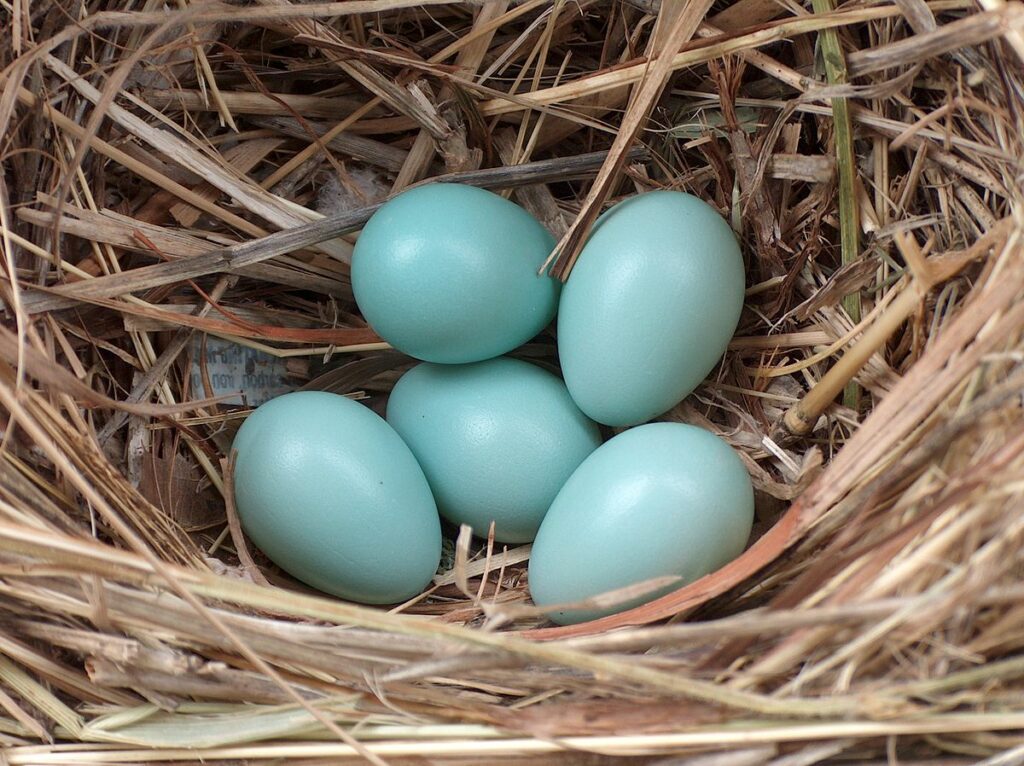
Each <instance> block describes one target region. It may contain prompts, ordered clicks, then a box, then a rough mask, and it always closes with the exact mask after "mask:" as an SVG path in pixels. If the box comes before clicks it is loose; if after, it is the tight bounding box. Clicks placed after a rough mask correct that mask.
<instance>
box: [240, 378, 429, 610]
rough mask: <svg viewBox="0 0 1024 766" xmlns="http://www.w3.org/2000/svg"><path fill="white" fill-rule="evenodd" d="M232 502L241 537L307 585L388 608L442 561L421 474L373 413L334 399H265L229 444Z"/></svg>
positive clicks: (417, 588)
mask: <svg viewBox="0 0 1024 766" xmlns="http://www.w3.org/2000/svg"><path fill="white" fill-rule="evenodd" d="M234 449H235V450H237V452H238V457H237V462H236V465H235V482H234V487H235V502H236V504H237V507H238V515H239V518H240V519H241V522H242V527H243V528H244V530H245V532H246V534H248V536H249V537H250V538H251V539H252V541H253V543H255V544H256V545H257V546H258V547H259V548H260V549H261V550H262V551H263V552H264V553H265V554H266V555H267V556H268V557H270V559H271V560H272V561H274V562H275V563H276V564H277V565H278V566H280V567H281V568H282V569H284V570H285V571H286V572H288V573H289V574H291V575H292V576H294V577H295V578H297V579H299V580H302V581H303V582H305V583H307V584H308V585H312V586H313V587H314V588H318V589H320V590H322V591H326V592H327V593H332V594H334V595H336V596H340V597H341V598H344V599H349V600H351V601H360V602H363V603H367V604H391V603H396V602H399V601H404V600H405V599H408V598H411V597H412V596H415V595H416V594H418V593H420V592H421V591H422V590H423V588H424V587H425V586H426V585H427V584H428V583H429V582H430V579H431V577H432V576H433V575H434V573H435V572H436V570H437V565H438V563H439V561H440V559H441V522H440V519H439V518H438V515H437V507H436V506H435V504H434V498H433V497H432V495H431V494H430V487H429V485H428V484H427V480H426V478H425V477H424V476H423V471H422V470H421V469H420V467H419V465H418V464H417V462H416V458H414V457H413V455H412V453H411V452H410V451H409V448H408V447H406V446H405V443H404V442H403V441H402V439H401V437H399V435H398V434H396V433H395V432H394V430H393V429H392V428H391V427H390V426H388V424H387V423H385V422H384V420H383V419H381V418H380V417H379V416H378V415H377V414H375V413H374V412H372V411H371V410H370V409H368V408H367V407H365V406H363V405H362V404H359V403H357V402H354V401H352V400H350V399H347V398H345V397H343V396H338V395H336V394H329V393H325V392H319V391H303V392H298V393H292V394H285V395H284V396H279V397H277V398H276V399H271V400H270V401H269V402H267V403H266V404H264V405H262V406H261V407H259V408H258V409H257V410H256V411H255V412H253V413H252V415H250V416H249V417H248V418H247V419H246V421H245V422H244V423H243V424H242V427H241V428H240V429H239V431H238V436H237V437H236V438H235V442H234Z"/></svg>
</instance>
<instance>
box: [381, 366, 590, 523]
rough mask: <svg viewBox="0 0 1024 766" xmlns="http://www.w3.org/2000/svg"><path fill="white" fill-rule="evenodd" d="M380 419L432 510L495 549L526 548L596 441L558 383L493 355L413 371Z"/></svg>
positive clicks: (533, 368)
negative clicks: (422, 484)
mask: <svg viewBox="0 0 1024 766" xmlns="http://www.w3.org/2000/svg"><path fill="white" fill-rule="evenodd" d="M387 419H388V423H390V424H391V425H392V426H393V427H394V429H395V430H396V431H397V432H398V433H399V434H401V436H402V438H403V439H405V442H406V444H408V445H409V448H410V449H411V450H412V451H413V454H414V455H416V457H417V459H418V460H419V462H420V465H421V466H423V471H424V473H425V474H426V475H427V480H428V481H429V482H430V487H431V489H432V490H433V492H434V497H435V498H436V499H437V505H438V509H439V510H440V511H441V514H442V515H443V516H445V517H446V518H447V519H449V520H451V521H453V522H455V523H456V524H468V525H470V526H471V527H472V528H473V531H474V532H475V533H476V534H477V535H480V536H486V535H487V531H488V528H489V526H490V524H491V522H492V521H493V522H494V523H495V537H496V538H497V539H498V540H499V541H501V542H507V543H523V542H529V541H530V540H532V539H533V537H534V535H535V534H536V533H537V528H538V527H539V526H540V523H541V519H542V518H543V517H544V514H545V512H546V511H547V510H548V507H549V506H550V505H551V501H552V500H554V498H555V495H556V494H558V491H559V490H560V489H561V488H562V485H563V484H564V483H565V480H566V479H568V478H569V475H570V474H571V473H572V472H573V471H574V470H575V469H576V467H577V466H578V465H579V464H580V463H581V462H582V461H583V460H584V458H586V457H587V455H589V454H590V453H591V452H593V450H594V449H595V448H596V447H597V446H598V445H599V444H600V443H601V434H600V432H599V431H598V427H597V425H596V424H595V423H593V422H592V421H590V420H588V419H587V417H586V416H585V415H584V414H583V413H582V412H580V411H579V408H577V407H576V405H575V404H574V403H573V401H572V398H571V397H570V396H569V392H568V391H567V390H566V388H565V385H564V384H563V383H562V381H561V380H559V378H558V377H557V376H555V375H552V374H551V373H550V372H546V371H545V370H542V369H541V368H539V367H537V366H535V365H532V364H530V363H528V362H523V361H519V360H517V359H510V358H508V357H501V358H498V359H490V360H488V361H485V362H478V363H476V364H467V365H439V364H420V365H418V366H416V367H414V368H413V369H411V370H410V371H409V372H407V373H406V374H405V375H404V376H402V378H401V379H400V380H399V381H398V384H397V385H396V386H395V389H394V391H392V393H391V398H390V399H389V400H388V410H387Z"/></svg>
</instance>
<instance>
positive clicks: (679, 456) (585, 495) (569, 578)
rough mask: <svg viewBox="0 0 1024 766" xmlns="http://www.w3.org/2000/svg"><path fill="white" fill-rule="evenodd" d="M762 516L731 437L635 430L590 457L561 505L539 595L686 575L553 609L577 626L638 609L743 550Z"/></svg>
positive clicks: (542, 540)
mask: <svg viewBox="0 0 1024 766" xmlns="http://www.w3.org/2000/svg"><path fill="white" fill-rule="evenodd" d="M753 520H754V492H753V488H752V487H751V484H750V477H749V476H748V474H747V471H746V469H745V468H744V466H743V462H742V461H741V460H740V458H739V455H737V453H736V452H735V451H734V450H733V449H732V447H730V446H729V445H728V444H727V443H726V442H724V441H723V440H722V439H720V438H718V437H717V436H715V435H714V434H712V433H711V432H709V431H705V430H703V429H701V428H697V427H695V426H689V425H683V424H680V423H650V424H648V425H644V426H638V427H637V428H632V429H630V430H628V431H625V432H623V433H621V434H619V435H618V436H616V437H614V438H612V439H610V440H609V441H608V442H606V443H605V444H603V445H602V446H601V447H600V448H598V449H597V450H596V451H595V452H594V453H593V454H591V455H590V457H588V458H587V459H586V460H584V461H583V463H582V464H581V465H580V467H579V468H577V469H576V471H575V472H574V473H573V475H572V476H571V477H570V478H569V480H568V481H567V482H566V483H565V486H564V487H562V490H561V492H559V493H558V496H557V497H556V498H555V501H554V503H552V505H551V508H550V510H549V511H548V513H547V515H546V516H545V517H544V523H543V524H541V527H540V531H539V532H538V533H537V539H536V540H535V541H534V544H533V551H532V553H531V555H530V592H531V594H532V596H533V601H534V603H535V604H537V605H538V606H541V607H545V606H554V605H556V604H570V603H577V602H580V601H582V600H584V599H588V598H591V597H593V596H597V595H599V594H602V593H607V592H608V591H613V590H618V589H620V588H626V587H628V586H632V585H638V584H640V583H644V582H648V581H651V580H655V579H657V578H660V577H676V578H678V580H676V581H674V582H673V583H671V584H669V585H666V586H664V587H662V588H661V589H660V590H658V591H656V592H654V593H649V594H644V595H642V596H638V597H637V598H634V599H633V600H632V601H630V602H629V603H625V604H621V605H619V606H615V607H612V608H606V609H575V610H565V611H552V612H550V613H549V616H550V617H551V618H552V619H553V620H554V621H555V622H558V623H561V624H570V623H575V622H583V621H585V620H593V619H597V618H598V617H603V616H605V615H607V614H612V613H614V612H617V611H622V610H624V609H627V608H630V607H633V606H638V605H639V604H641V603H645V602H647V601H650V600H652V599H654V598H656V597H658V596H661V595H664V594H665V593H667V592H669V591H671V590H674V589H676V588H680V587H682V586H683V585H686V584H687V583H690V582H693V581H694V580H697V579H698V578H700V577H703V576H704V575H706V574H710V573H711V572H713V571H715V570H716V569H718V568H719V567H722V566H724V565H725V564H727V563H728V562H730V561H732V560H733V559H734V558H736V557H737V556H739V555H740V553H742V552H743V549H744V546H745V545H746V542H747V539H748V538H749V537H750V530H751V526H752V525H753Z"/></svg>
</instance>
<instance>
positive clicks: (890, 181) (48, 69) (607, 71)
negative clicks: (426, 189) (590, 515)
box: [0, 0, 1024, 766]
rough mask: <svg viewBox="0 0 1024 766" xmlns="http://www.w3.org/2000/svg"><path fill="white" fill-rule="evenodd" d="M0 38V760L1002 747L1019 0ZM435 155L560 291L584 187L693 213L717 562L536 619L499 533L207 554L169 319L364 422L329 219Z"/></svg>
mask: <svg viewBox="0 0 1024 766" xmlns="http://www.w3.org/2000/svg"><path fill="white" fill-rule="evenodd" d="M0 39H2V44H0V64H2V66H3V68H2V70H0V169H2V173H0V234H2V237H0V245H2V251H3V259H2V262H3V275H4V276H3V280H2V281H0V300H2V302H3V308H4V311H5V315H4V321H3V323H2V326H0V425H2V429H3V432H2V443H0V743H2V745H3V752H2V753H0V762H3V763H9V764H115V763H153V762H173V763H181V764H185V763H200V762H201V763H205V764H211V763H240V762H247V763H283V762H288V763H302V764H314V763H334V762H337V761H338V760H342V759H345V758H360V759H368V760H370V761H372V762H374V763H378V764H379V763H381V762H387V763H393V764H399V763H417V764H419V763H466V762H481V763H505V762H508V763H521V762H523V759H524V758H527V757H528V758H530V759H531V762H532V763H538V764H539V763H548V762H550V763H580V764H587V763H598V762H605V761H615V760H620V759H621V760H622V761H623V762H624V763H658V764H684V763H686V764H691V763H692V764H694V765H695V766H696V764H700V765H701V766H753V764H761V763H771V764H773V766H811V764H815V763H825V762H835V763H838V762H843V763H847V762H850V763H852V762H856V763H883V762H886V763H897V762H899V763H919V764H924V763H928V764H947V763H948V764H950V765H951V766H952V764H960V763H973V762H978V761H980V762H983V763H985V764H991V765H992V766H995V765H996V764H1000V765H1001V766H1004V765H1008V764H1013V763H1020V762H1022V761H1024V653H1022V649H1024V585H1022V584H1021V574H1022V573H1024V566H1022V565H1024V512H1022V508H1024V481H1022V479H1024V412H1022V409H1021V408H1022V397H1021V391H1022V384H1024V371H1022V361H1024V340H1022V330H1024V301H1022V300H1021V299H1022V296H1024V257H1022V254H1024V251H1022V235H1024V198H1022V194H1021V187H1022V183H1021V181H1022V178H1024V175H1022V174H1024V164H1022V158H1024V146H1022V138H1024V129H1022V114H1021V112H1022V107H1024V77H1022V75H1024V70H1022V57H1024V9H1022V7H1021V5H1020V4H1019V3H1016V2H1009V3H1006V2H1003V0H981V1H980V2H979V4H977V5H976V4H975V3H972V2H969V1H968V0H930V1H929V0H897V2H896V3H895V4H887V3H880V2H875V1H874V0H863V1H861V2H850V3H844V4H841V5H839V6H835V5H834V4H833V3H832V0H814V1H813V3H804V2H788V3H776V2H771V1H769V0H737V2H735V3H733V4H731V5H727V4H725V3H721V2H711V0H691V2H688V3H684V2H678V1H676V0H662V2H660V3H658V2H650V1H646V2H641V1H639V0H631V1H630V2H596V1H595V0H575V1H574V2H562V0H556V2H553V3H552V2H541V1H540V0H527V1H526V2H522V3H513V2H508V1H507V0H492V2H487V3H482V4H479V3H473V4H470V3H462V4H459V3H443V2H437V1H436V0H431V1H430V2H419V3H411V2H404V1H403V0H365V1H360V2H355V1H352V2H337V3H309V4H300V3H290V2H288V0H261V1H258V2H255V3H254V4H251V5H230V4H223V3H218V2H186V0H179V2H178V3H176V4H169V5H164V4H158V3H154V2H146V3H141V4H139V3H127V2H123V3H118V2H104V0H94V1H93V2H85V3H69V2H63V0H58V1H55V2H45V1H44V2H37V3H34V4H30V3H29V2H28V0H0ZM437 177H443V178H446V179H448V180H456V181H461V182H465V183H474V184H479V185H482V186H485V187H488V188H491V189H494V190H496V191H500V192H503V193H507V194H509V195H511V198H512V199H514V200H515V201H517V202H519V203H520V204H522V205H524V206H525V207H527V208H528V209H530V210H531V211H532V212H534V213H535V214H536V215H538V216H539V217H540V219H541V220H542V221H544V223H545V224H546V225H547V226H548V227H549V228H551V230H552V231H553V232H554V233H555V234H556V235H557V236H558V237H560V238H561V247H560V249H559V251H558V254H557V255H558V257H557V258H556V259H555V260H554V261H553V264H552V271H553V273H555V274H557V275H560V276H561V277H563V278H564V277H565V276H566V275H567V274H568V273H569V271H570V270H571V267H572V264H573V263H574V261H575V258H576V257H577V256H578V254H579V247H580V244H581V243H582V242H583V241H584V239H585V236H586V232H587V229H588V227H589V225H590V223H591V222H592V221H593V219H594V217H595V216H596V215H597V214H598V213H599V212H600V210H601V209H602V207H603V206H604V205H605V204H606V203H608V202H611V201H614V200H615V199H618V198H621V197H624V196H628V195H631V194H634V193H638V192H643V191H648V190H652V189H662V188H671V189H683V190H687V191H690V192H692V193H695V194H698V195H700V196H701V197H703V198H704V199H706V200H708V201H709V202H710V203H712V204H714V205H715V206H717V207H718V208H719V209H720V210H721V211H722V213H723V214H724V215H725V216H726V217H727V218H728V219H729V220H730V222H731V223H732V224H733V226H734V228H735V229H736V230H737V232H738V233H739V235H740V236H741V238H742V241H743V244H744V253H745V257H746V259H747V264H748V270H747V273H748V296H747V308H746V310H745V312H744V315H743V318H742V320H741V325H740V328H739V331H738V333H737V336H736V338H735V339H734V341H733V342H732V344H731V346H730V349H729V351H728V353H727V355H726V357H725V359H724V360H723V362H722V364H721V365H720V367H719V368H718V369H716V371H715V372H714V373H713V375H712V376H711V377H710V378H709V380H707V381H706V382H705V384H704V385H702V386H701V387H700V388H699V389H698V391H697V392H696V393H695V394H694V395H692V396H691V397H690V398H689V399H687V400H686V401H685V402H684V403H682V404H681V405H680V406H678V407H677V408H676V409H675V410H673V411H672V412H670V413H668V414H667V415H666V416H665V418H666V419H671V420H679V421H685V422H690V423H696V424H699V425H701V426H703V427H706V428H710V429H712V430H714V431H715V432H717V433H718V434H720V435H721V436H722V437H723V438H725V439H727V440H728V441H729V442H730V443H731V444H732V445H733V446H734V447H736V448H737V449H738V450H739V451H740V452H741V453H742V455H743V457H744V460H745V462H746V464H747V466H748V468H749V470H750V473H751V476H752V478H753V480H754V483H755V486H756V488H757V500H758V520H757V524H756V529H755V533H756V538H757V542H756V543H755V544H754V545H753V546H752V547H751V549H749V550H748V551H747V553H745V554H744V556H743V557H742V558H741V559H739V560H738V561H736V562H734V564H732V565H730V566H728V567H726V568H725V569H724V570H722V571H720V572H717V573H715V574H714V575H712V576H710V577H708V578H705V579H704V580H702V581H699V582H697V583H695V584H694V585H692V586H689V587H687V588H684V589H682V590H680V591H678V592H676V593H674V594H672V595H670V596H666V597H664V598H662V599H660V600H658V601H656V602H654V603H652V604H651V605H648V606H647V607H643V608H640V609H637V610H633V611H631V612H627V613H625V614H623V615H620V616H618V617H615V618H611V619H609V620H605V621H602V622H599V623H593V624H585V625H581V626H576V627H574V628H571V629H561V630H552V629H551V625H550V623H547V622H545V620H544V618H543V616H542V615H540V614H538V613H537V612H536V611H535V610H534V609H533V608H532V607H531V606H530V603H529V596H528V583H527V582H526V576H525V574H526V572H525V564H524V562H525V561H526V559H527V557H528V554H529V550H528V548H522V547H521V548H515V549H512V550H506V549H503V548H502V547H501V546H496V545H493V544H487V543H486V542H482V541H479V540H470V539H469V538H468V537H462V538H460V539H459V540H458V541H455V540H453V543H454V545H453V550H452V555H451V557H449V560H448V562H447V569H446V571H444V572H442V573H441V574H439V576H438V577H437V579H436V583H435V585H434V587H432V588H431V589H430V590H429V591H428V592H427V593H426V594H424V595H423V596H422V597H421V598H419V599H417V600H415V601H414V602H412V603H409V604H404V605H401V606H399V607H396V608H394V609H391V610H379V609H372V608H366V607H360V606H355V605H351V604H347V603H343V602H340V601H338V600H335V599H330V598H325V597H323V596H321V595H318V594H315V593H312V592H310V591H308V590H304V589H303V588H301V586H299V585H297V584H296V583H294V582H292V581H290V580H289V579H288V578H287V577H286V576H284V575H283V574H282V573H281V572H279V571H278V570H276V569H275V568H274V567H273V566H272V565H271V564H270V563H269V562H267V561H266V560H265V559H263V558H262V557H261V555H260V553H259V552H258V551H256V550H251V549H249V548H248V547H247V546H246V543H245V541H244V539H243V538H242V535H241V533H240V530H239V528H238V525H237V520H236V519H235V518H234V514H233V510H232V507H231V503H230V486H231V481H230V470H229V464H228V461H226V457H227V454H226V450H227V449H229V445H230V436H231V433H232V432H233V430H234V429H235V428H236V427H237V425H238V423H239V422H240V420H241V418H242V417H244V415H245V413H246V412H247V411H248V408H247V407H246V406H244V405H241V406H240V405H229V404H225V403H224V400H223V399H221V400H218V399H217V397H215V396H213V395H212V394H213V393H215V391H214V389H213V386H212V383H211V381H210V376H209V374H208V370H204V369H203V365H202V363H201V362H202V360H203V359H204V354H203V345H202V342H203V341H204V339H205V340H206V342H211V340H212V339H217V338H220V339H225V338H226V339H229V340H232V341H234V342H235V343H238V344H242V345H245V346H251V347H257V348H260V349H263V350H264V351H267V352H268V353H271V354H273V355H276V356H278V357H281V358H285V359H287V360H288V369H289V373H290V375H291V376H292V381H293V383H294V385H295V386H296V387H302V386H305V387H309V388H315V389H327V390H333V391H337V392H339V393H345V394H349V395H353V396H358V397H360V398H364V399H365V400H366V401H367V403H368V404H369V405H370V406H373V407H378V408H379V407H380V405H381V403H382V402H383V401H384V400H385V397H386V394H387V391H388V390H389V388H390V386H391V385H392V384H393V382H394V380H395V379H396V377H397V375H398V374H399V373H400V372H401V371H402V370H403V369H405V368H406V367H407V366H408V364H409V360H408V359H406V358H405V357H403V356H402V355H400V354H398V353H396V352H393V351H390V350H388V349H387V347H386V345H385V344H382V343H381V342H380V340H379V338H377V337H376V336H375V335H374V333H373V332H372V331H371V330H370V329H369V328H367V327H366V325H365V323H364V322H363V321H362V320H361V319H360V317H359V316H358V313H357V310H356V308H355V305H354V302H353V300H352V296H351V290H350V286H349V282H348V269H347V265H346V264H347V260H348V257H349V255H350V253H351V243H352V242H353V241H354V236H356V234H357V232H358V229H359V227H360V226H361V225H362V223H363V222H365V220H366V219H367V217H368V216H369V214H370V213H371V212H372V210H373V209H374V206H375V205H377V204H379V202H380V201H381V200H382V199H383V198H385V197H386V196H387V195H389V194H391V193H394V192H396V191H398V190H400V189H402V188H404V187H406V186H408V185H410V184H413V183H417V182H419V181H422V180H424V179H431V178H437ZM519 353H521V354H523V355H525V356H528V357H530V358H533V359H539V360H542V361H554V343H553V338H552V336H551V335H550V334H545V335H542V336H541V337H540V338H538V339H537V340H536V341H535V342H533V343H531V344H530V345H528V346H527V347H525V348H524V349H522V350H521V351H520V352H519ZM197 363H198V364H200V368H201V372H203V373H204V374H201V376H200V377H201V379H202V381H203V385H202V386H200V387H198V388H197V387H196V386H194V385H193V384H192V376H191V374H190V372H191V370H192V369H193V365H194V364H197ZM620 595H621V594H620Z"/></svg>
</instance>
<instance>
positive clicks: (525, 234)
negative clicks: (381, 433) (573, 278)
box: [352, 183, 559, 364]
mask: <svg viewBox="0 0 1024 766" xmlns="http://www.w3.org/2000/svg"><path fill="white" fill-rule="evenodd" d="M554 245H555V242H554V239H553V238H552V237H551V235H550V234H549V233H548V232H547V230H546V229H545V228H544V227H543V226H542V225H541V224H540V223H539V222H538V221H537V220H536V219H535V218H533V216H531V215H530V214H529V213H527V212H526V211H525V210H523V209H522V208H521V207H519V206H518V205H516V204H515V203H513V202H509V201H508V200H506V199H504V198H503V197H500V196H498V195H497V194H493V193H492V192H489V191H486V190H484V189H478V188H475V187H472V186H463V185H460V184H445V183H434V184H426V185H424V186H418V187H415V188H413V189H410V190H408V191H406V192H403V193H402V194H399V195H398V196H397V197H394V198H393V199H391V200H388V201H387V202H386V203H384V205H383V206H381V208H380V209H379V210H377V212H376V213H374V214H373V216H372V217H371V218H370V220H369V221H368V222H367V224H366V226H365V227H364V228H363V231H362V233H361V234H360V235H359V239H358V241H357V242H356V247H355V251H354V253H353V255H352V290H353V292H354V294H355V298H356V303H357V304H358V305H359V309H360V311H362V313H363V316H364V317H365V318H366V321H367V322H369V324H370V326H371V327H372V328H373V329H374V330H375V331H376V332H377V333H378V334H379V335H380V336H381V337H382V338H383V339H384V340H386V341H387V342H388V343H390V344H391V345H392V346H394V347H395V348H397V349H398V350H399V351H403V352H405V353H406V354H409V355H410V356H413V357H415V358H417V359H421V360H424V361H428V362H439V363H445V364H459V363H464V362H477V361H481V360H483V359H491V358H493V357H496V356H500V355H502V354H504V353H506V352H508V351H511V350H512V349H514V348H516V347H517V346H520V345H522V344H523V343H525V342H526V341H528V340H529V339H530V338H532V337H533V336H534V335H536V334H537V333H539V332H540V331H541V330H543V329H544V327H545V326H547V324H548V323H549V322H550V321H551V319H552V317H554V315H555V309H556V308H557V305H558V292H559V287H558V283H557V282H556V281H555V280H553V279H551V278H550V277H548V276H541V275H538V273H537V272H538V269H539V268H540V267H541V265H542V264H543V262H544V260H545V259H546V258H547V256H548V254H549V253H550V252H551V250H552V248H553V247H554Z"/></svg>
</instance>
